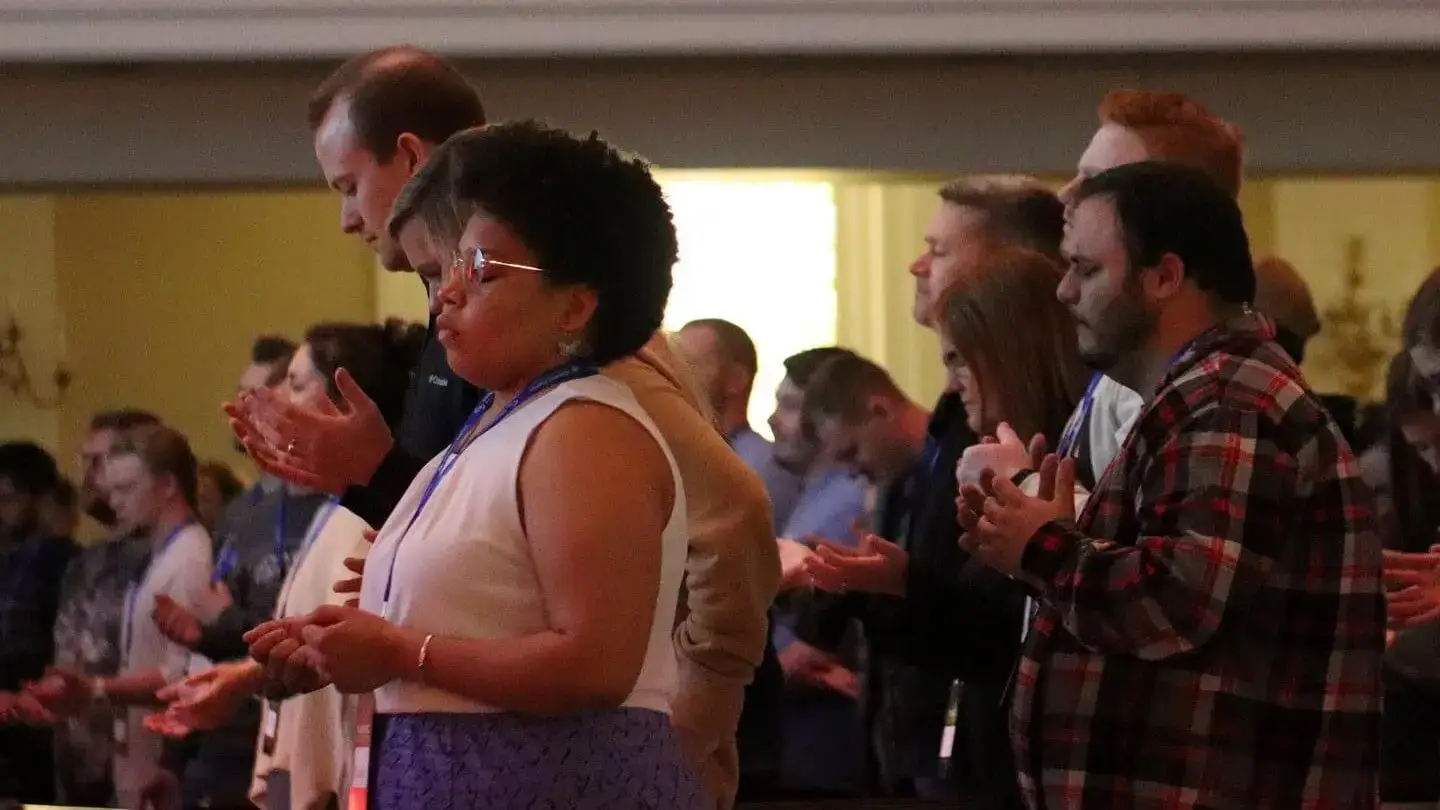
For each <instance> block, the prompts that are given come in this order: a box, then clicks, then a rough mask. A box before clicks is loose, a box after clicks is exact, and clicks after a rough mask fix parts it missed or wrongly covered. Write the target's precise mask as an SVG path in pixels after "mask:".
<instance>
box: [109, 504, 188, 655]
mask: <svg viewBox="0 0 1440 810" xmlns="http://www.w3.org/2000/svg"><path fill="white" fill-rule="evenodd" d="M194 522H195V521H194V520H187V521H185V522H184V523H181V524H180V525H179V526H176V527H175V528H173V529H171V530H170V533H169V534H168V535H166V536H165V539H164V540H163V541H161V543H160V546H159V548H157V549H155V551H153V552H151V554H150V560H149V561H148V562H146V563H145V570H143V571H141V572H140V576H138V577H136V578H135V580H134V581H133V582H131V583H130V589H129V590H127V591H126V592H125V623H124V624H123V625H121V627H120V660H121V661H122V662H123V661H124V660H125V658H126V656H128V655H129V654H130V641H131V638H132V637H133V636H134V632H135V602H136V600H138V599H139V598H140V587H141V586H142V585H144V584H145V580H146V579H148V578H149V577H150V569H152V568H154V567H155V563H157V562H159V560H160V558H161V557H162V556H164V554H165V551H166V549H168V548H170V544H171V543H174V542H175V538H177V537H179V536H180V533H181V532H183V531H185V530H186V529H188V528H189V527H190V526H191V524H193V523H194Z"/></svg>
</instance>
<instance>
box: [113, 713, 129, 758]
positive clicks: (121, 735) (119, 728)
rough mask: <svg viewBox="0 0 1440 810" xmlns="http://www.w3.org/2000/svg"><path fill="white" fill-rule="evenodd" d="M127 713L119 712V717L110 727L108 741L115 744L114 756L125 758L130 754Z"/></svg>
mask: <svg viewBox="0 0 1440 810" xmlns="http://www.w3.org/2000/svg"><path fill="white" fill-rule="evenodd" d="M128 715H129V713H128V712H126V711H125V710H121V714H120V716H118V717H116V718H115V720H114V722H113V723H111V725H110V739H111V740H113V741H114V743H115V755H116V756H121V757H123V756H126V755H127V754H129V753H130V718H129V716H128Z"/></svg>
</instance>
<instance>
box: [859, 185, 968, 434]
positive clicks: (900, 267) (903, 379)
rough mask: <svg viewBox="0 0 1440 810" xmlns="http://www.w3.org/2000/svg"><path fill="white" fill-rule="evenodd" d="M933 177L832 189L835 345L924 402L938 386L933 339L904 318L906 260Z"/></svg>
mask: <svg viewBox="0 0 1440 810" xmlns="http://www.w3.org/2000/svg"><path fill="white" fill-rule="evenodd" d="M938 187H939V181H935V180H930V179H910V180H878V179H877V180H864V179H859V178H854V179H849V180H842V181H840V182H838V183H837V185H836V188H835V207H836V219H837V227H836V238H837V240H838V249H837V251H836V260H837V261H836V272H835V289H836V298H837V307H838V311H837V313H836V320H835V331H836V342H837V343H839V344H840V345H842V346H847V347H849V348H852V349H854V350H855V351H857V352H859V353H860V354H863V355H864V356H866V357H868V358H870V359H871V360H874V361H875V362H876V363H879V364H880V365H882V366H884V367H885V368H886V369H888V370H889V371H890V373H891V375H892V376H894V377H895V382H896V383H898V384H899V385H900V387H901V388H902V389H903V390H904V391H905V392H906V393H907V394H909V395H910V397H911V398H913V399H914V400H915V401H917V402H919V403H921V404H922V405H923V406H925V407H929V406H930V404H931V403H933V402H934V401H935V399H936V398H937V397H938V396H939V395H940V392H941V391H942V390H943V389H944V387H945V373H944V368H943V367H942V366H941V364H940V342H939V340H938V339H937V338H936V337H935V335H934V333H932V332H931V331H930V330H928V329H924V328H922V327H920V326H918V325H916V323H915V321H914V320H913V319H912V317H911V312H912V309H913V302H914V292H915V284H914V280H913V279H912V278H911V277H910V272H909V267H910V262H911V261H913V260H914V259H915V257H916V256H918V255H919V254H920V250H921V248H922V247H923V246H924V241H923V240H924V235H925V225H926V224H927V223H928V222H929V221H930V216H931V215H932V214H933V213H934V212H935V206H936V205H938V204H939V200H940V198H939V197H937V196H936V195H935V191H936V189H937V188H938Z"/></svg>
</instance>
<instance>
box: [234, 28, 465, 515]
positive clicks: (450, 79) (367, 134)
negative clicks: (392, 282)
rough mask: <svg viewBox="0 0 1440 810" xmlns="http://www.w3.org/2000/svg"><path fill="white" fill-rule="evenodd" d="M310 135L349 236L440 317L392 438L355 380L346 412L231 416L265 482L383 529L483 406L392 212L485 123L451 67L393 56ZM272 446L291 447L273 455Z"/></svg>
mask: <svg viewBox="0 0 1440 810" xmlns="http://www.w3.org/2000/svg"><path fill="white" fill-rule="evenodd" d="M309 123H310V128H311V130H312V132H314V135H315V157H316V160H317V161H318V162H319V164H320V168H321V170H322V171H323V172H324V174H325V180H326V183H327V184H328V185H329V186H330V188H331V189H333V190H334V191H335V192H336V193H337V194H339V195H340V197H341V205H340V227H341V228H342V229H343V230H344V231H345V232H346V233H349V234H354V235H355V236H358V237H360V238H361V239H363V240H364V241H365V244H367V245H368V246H370V248H371V249H372V250H374V251H375V253H376V255H377V256H378V257H379V259H380V263H381V264H382V265H384V266H385V267H386V268H387V269H389V270H393V271H396V272H409V271H414V272H416V273H417V274H418V275H419V276H420V279H421V281H422V282H423V283H424V284H425V286H426V290H427V292H428V293H429V297H430V301H431V309H432V311H431V319H430V324H429V331H428V334H427V336H426V344H425V349H424V351H423V352H422V354H421V358H420V362H419V364H418V365H417V366H416V368H415V371H414V374H413V376H412V378H411V383H410V390H409V392H408V393H407V395H406V400H405V411H404V416H403V418H402V419H401V422H400V426H399V428H398V430H397V431H396V432H395V433H394V434H392V433H391V432H390V429H389V428H388V427H387V426H386V424H385V419H384V418H383V417H382V416H381V414H380V411H379V410H378V409H377V408H376V407H375V404H374V403H373V402H371V401H370V399H369V398H368V397H366V396H365V394H364V393H363V392H362V391H361V390H360V389H359V387H358V386H356V385H355V384H354V382H353V380H350V378H349V376H348V375H346V374H338V375H337V380H336V382H337V384H338V387H339V389H340V392H341V394H343V396H344V399H345V402H344V404H343V405H342V406H341V407H340V408H338V409H333V410H328V411H308V410H304V409H300V408H295V407H287V406H286V405H285V404H284V403H283V402H281V401H280V400H278V399H277V398H275V397H273V396H270V395H267V394H266V393H265V392H257V393H256V394H255V395H254V396H251V397H242V398H241V399H240V401H239V402H237V403H232V404H230V405H228V406H227V407H226V410H227V412H229V414H230V416H231V417H232V421H231V424H232V427H234V428H235V430H236V433H237V435H238V436H239V437H240V439H241V441H243V442H245V444H246V448H247V450H249V452H250V454H251V457H252V458H254V459H255V461H256V463H257V464H259V465H260V466H261V467H262V468H264V469H266V471H267V472H271V473H273V474H275V475H277V476H279V477H281V478H284V479H286V480H289V481H292V482H295V483H298V484H300V485H302V486H305V487H307V488H309V489H313V490H316V491H321V492H330V493H333V494H336V495H342V496H343V500H342V501H341V503H342V505H344V506H345V507H346V508H348V509H349V510H350V511H352V512H354V513H355V514H357V515H359V516H360V517H361V518H362V519H364V520H365V522H367V523H369V524H370V525H371V526H377V527H378V526H380V525H381V524H383V523H384V522H385V519H386V518H387V517H388V516H389V514H390V511H391V509H393V508H394V506H395V504H396V503H397V502H398V501H399V500H400V496H401V495H403V494H404V493H405V489H406V488H407V487H408V486H409V485H410V482H411V481H412V480H413V479H414V477H415V475H416V474H417V473H418V472H419V471H420V468H421V467H423V466H424V465H425V463H426V462H428V461H429V460H430V459H431V458H433V457H434V456H435V455H437V454H438V453H439V452H440V451H442V450H444V449H445V447H446V445H448V444H449V443H450V441H451V439H453V438H454V437H455V434H456V433H457V432H458V431H459V430H460V427H461V425H463V424H464V423H465V418H466V417H467V416H469V415H470V412H471V411H472V410H473V409H474V407H475V405H476V403H477V402H478V401H479V398H480V395H479V392H478V391H477V390H476V389H475V387H474V386H473V385H470V384H469V383H467V382H465V381H464V380H462V379H460V378H459V377H457V376H456V375H455V374H454V373H453V372H451V370H450V366H449V364H448V363H447V362H446V360H445V349H444V347H443V346H441V345H440V344H439V342H438V341H437V340H436V339H435V322H434V294H435V291H436V290H437V289H438V284H439V278H440V271H441V269H442V268H440V267H416V268H412V267H410V266H409V263H408V262H407V260H406V258H405V253H404V251H402V250H401V249H400V247H399V245H398V244H396V242H395V240H394V239H393V238H392V237H391V236H390V232H389V230H388V228H387V223H388V221H389V218H390V209H391V206H392V205H393V204H394V202H395V198H396V196H398V195H399V193H400V189H402V188H403V187H404V186H405V184H406V183H407V182H408V181H409V180H410V178H411V176H412V175H414V173H415V172H416V171H418V170H419V168H420V167H421V166H422V165H424V164H425V162H426V161H427V160H428V159H429V157H430V152H431V150H433V149H434V148H435V147H436V146H438V145H439V144H441V143H443V142H444V141H445V140H446V139H447V138H449V137H450V136H451V135H453V134H455V133H456V132H459V131H460V130H463V129H468V128H471V127H476V126H481V125H483V124H484V123H485V111H484V108H483V107H482V105H481V103H480V98H479V96H478V94H477V93H476V92H475V89H474V88H473V87H471V86H470V84H469V82H467V81H466V80H465V77H464V76H462V75H461V74H460V72H459V71H457V70H456V69H455V68H454V67H453V66H452V65H450V64H449V63H447V62H446V61H445V60H443V59H441V58H440V57H438V56H435V55H434V54H430V53H426V52H425V51H421V50H418V49H415V48H409V47H394V48H385V49H382V50H379V51H374V52H372V53H368V54H365V55H363V56H359V57H356V58H354V59H352V60H350V61H349V62H346V63H345V64H344V65H342V66H341V67H340V68H339V69H338V70H336V71H335V73H333V74H331V76H330V77H329V78H328V79H326V80H325V81H324V82H322V83H321V84H320V86H319V87H318V88H317V89H316V91H315V93H314V95H313V96H312V97H311V99H310V109H309ZM267 436H268V437H269V438H271V439H272V440H273V439H274V438H275V437H277V436H285V437H288V438H286V439H285V440H284V441H283V442H281V443H278V446H271V444H272V442H267V441H266V437H267Z"/></svg>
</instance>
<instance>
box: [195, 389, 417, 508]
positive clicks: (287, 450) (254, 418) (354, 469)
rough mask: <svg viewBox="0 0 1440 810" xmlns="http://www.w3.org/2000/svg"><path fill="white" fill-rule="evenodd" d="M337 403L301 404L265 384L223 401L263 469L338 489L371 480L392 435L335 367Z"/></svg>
mask: <svg viewBox="0 0 1440 810" xmlns="http://www.w3.org/2000/svg"><path fill="white" fill-rule="evenodd" d="M335 386H336V388H337V389H338V390H339V392H340V396H341V402H340V404H339V406H336V405H333V404H331V403H330V402H329V401H328V400H327V401H326V402H325V403H324V405H323V406H322V407H320V408H318V409H309V408H304V407H301V406H299V405H296V404H295V403H293V402H290V401H289V400H288V399H287V398H286V397H284V396H283V395H281V394H279V393H277V392H275V391H272V390H270V389H267V388H261V389H258V390H255V391H249V392H246V393H243V394H241V395H240V397H239V398H238V399H237V401H235V402H227V403H225V405H224V406H223V407H224V410H225V413H226V414H227V415H228V416H229V417H230V428H231V430H233V431H234V432H235V435H236V437H238V438H239V439H240V441H241V442H242V443H243V444H244V445H245V450H246V452H248V453H249V454H250V457H251V458H252V459H253V460H254V461H255V463H256V464H257V465H258V466H259V467H260V468H261V469H263V470H265V471H266V472H268V473H270V474H271V475H274V476H276V477H278V478H282V479H284V480H286V481H289V482H291V483H293V484H297V485H299V486H302V487H307V488H309V489H314V490H320V491H323V492H329V493H331V494H332V495H342V494H344V492H345V490H346V489H347V488H349V487H351V486H359V485H364V484H366V483H369V481H370V478H371V477H372V476H374V474H375V470H376V469H378V468H379V467H380V462H381V461H382V460H383V459H384V458H385V454H386V453H388V452H390V448H391V447H392V446H394V443H395V439H394V437H393V436H391V434H390V428H389V427H387V426H386V424H385V418H384V416H382V415H381V413H380V409H379V408H378V407H376V405H375V402H374V401H373V400H371V399H370V397H368V396H367V395H366V394H365V392H364V391H362V390H361V389H360V386H359V385H357V384H356V383H355V379H354V378H353V377H351V376H350V373H349V372H348V371H346V370H345V369H343V368H342V369H339V370H338V371H336V372H335Z"/></svg>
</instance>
